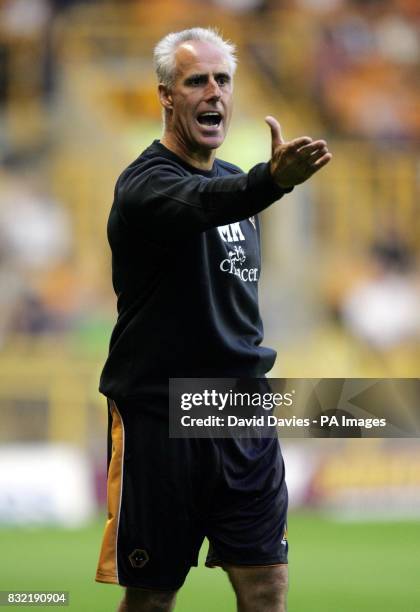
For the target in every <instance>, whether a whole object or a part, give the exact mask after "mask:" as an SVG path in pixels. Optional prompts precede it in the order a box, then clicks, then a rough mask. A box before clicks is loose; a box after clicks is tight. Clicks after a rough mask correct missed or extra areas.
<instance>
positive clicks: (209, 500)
mask: <svg viewBox="0 0 420 612" xmlns="http://www.w3.org/2000/svg"><path fill="white" fill-rule="evenodd" d="M155 61H156V70H157V75H158V80H159V97H160V102H161V105H162V107H163V114H164V130H163V136H162V138H161V140H160V142H159V141H155V142H154V143H153V144H152V145H151V146H150V147H149V148H148V149H146V151H144V152H143V153H142V154H141V155H140V157H138V158H137V159H136V160H135V161H134V162H133V163H132V164H130V166H128V168H127V169H126V170H125V171H124V172H123V173H122V175H121V176H120V178H119V179H118V181H117V184H116V188H115V198H114V204H113V206H112V210H111V213H110V218H109V224H108V237H109V241H110V244H111V249H112V254H113V283H114V288H115V291H116V294H117V296H118V321H117V324H116V326H115V329H114V331H113V334H112V337H111V343H110V352H109V356H108V360H107V362H106V364H105V367H104V370H103V373H102V377H101V385H100V390H101V391H102V393H104V394H105V395H106V396H107V398H108V404H109V414H110V449H111V446H112V453H111V456H110V462H109V472H108V505H109V508H108V510H109V512H108V521H107V525H106V528H105V534H104V540H103V545H102V550H101V555H100V560H99V566H98V571H97V580H98V581H101V582H109V583H117V584H121V585H123V586H125V587H126V591H125V596H124V599H123V601H122V603H121V605H120V607H119V611H120V612H149V611H152V610H153V611H162V612H163V611H169V610H172V609H173V607H174V602H175V595H176V591H177V590H178V589H179V588H180V587H181V585H182V584H183V582H184V580H185V577H186V575H187V573H188V571H189V569H190V567H191V566H193V565H196V564H197V555H198V551H199V549H200V547H201V544H202V542H203V539H204V537H208V539H209V541H210V550H209V554H208V557H207V564H208V565H209V566H215V565H220V566H222V567H223V568H224V569H225V570H226V571H227V573H228V575H229V579H230V581H231V583H232V585H233V588H234V590H235V593H236V597H237V602H238V610H240V611H241V612H283V611H284V610H285V609H286V590H287V541H286V533H285V532H286V511H287V490H286V485H285V481H284V467H283V460H282V457H281V453H280V449H279V445H278V442H277V440H274V439H263V440H231V439H230V440H212V439H205V440H198V439H195V440H194V439H193V440H186V439H181V440H180V439H169V437H168V414H167V410H168V408H167V404H168V398H167V395H168V379H169V378H170V377H217V376H219V377H231V376H233V377H235V376H237V377H242V378H246V377H249V378H255V377H264V375H265V374H266V372H267V371H269V370H270V369H271V367H272V366H273V363H274V360H275V352H274V351H273V350H272V349H269V348H266V347H262V346H261V341H262V323H261V319H260V315H259V311H258V301H257V283H258V279H259V274H260V245H259V225H258V218H257V217H256V215H257V213H258V212H260V211H261V210H263V209H264V208H266V207H267V206H269V205H270V204H272V203H273V202H275V201H276V200H278V199H279V198H280V197H281V196H282V195H284V194H285V193H287V192H289V191H290V190H291V189H292V188H293V187H294V186H295V185H297V184H299V183H301V182H303V181H304V180H306V179H307V178H309V177H310V176H312V174H314V172H316V171H317V170H319V169H320V168H322V167H323V166H325V164H327V163H328V162H329V160H330V159H331V154H330V153H329V152H328V150H327V145H326V143H325V142H324V141H321V140H317V141H313V140H312V139H311V138H308V137H303V138H298V139H296V140H293V141H291V142H287V143H286V142H284V141H283V139H282V136H281V132H280V126H279V124H278V123H277V121H276V120H275V119H274V118H273V117H267V118H266V122H267V123H268V125H269V126H270V129H271V139H272V157H271V160H270V162H269V163H262V164H258V165H257V166H255V167H254V168H252V169H251V170H250V172H249V173H248V174H245V173H242V172H241V170H239V168H237V167H236V166H233V165H231V164H229V163H227V162H223V161H221V160H218V159H216V158H215V153H216V149H217V148H218V147H219V146H220V145H221V144H222V142H223V141H224V138H225V136H226V133H227V130H228V127H229V123H230V118H231V112H232V91H233V74H234V71H235V64H236V61H235V57H234V47H233V45H231V44H229V43H227V42H226V41H224V40H223V39H222V38H220V37H219V36H218V35H217V33H216V32H214V31H213V30H205V29H201V28H194V29H191V30H187V31H183V32H178V33H172V34H169V35H168V36H166V37H165V38H164V39H163V40H162V41H161V42H160V43H159V44H158V45H157V47H156V49H155Z"/></svg>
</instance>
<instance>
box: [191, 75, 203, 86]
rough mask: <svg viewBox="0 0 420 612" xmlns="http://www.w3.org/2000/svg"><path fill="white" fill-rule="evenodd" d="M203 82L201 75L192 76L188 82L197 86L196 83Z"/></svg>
mask: <svg viewBox="0 0 420 612" xmlns="http://www.w3.org/2000/svg"><path fill="white" fill-rule="evenodd" d="M202 82H203V79H202V78H201V77H194V78H192V79H189V81H188V83H189V84H190V85H193V86H194V87H197V86H198V85H201V83H202Z"/></svg>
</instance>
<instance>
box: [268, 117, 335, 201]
mask: <svg viewBox="0 0 420 612" xmlns="http://www.w3.org/2000/svg"><path fill="white" fill-rule="evenodd" d="M265 122H266V123H267V124H268V125H269V126H270V130H271V161H270V170H271V175H272V177H273V179H274V180H275V182H276V183H277V185H278V186H279V187H283V188H285V189H287V188H290V187H294V185H299V184H300V183H303V182H304V181H306V180H307V179H308V178H309V177H311V176H312V175H313V174H315V172H317V171H318V170H320V169H321V168H323V167H324V166H325V165H326V164H328V162H329V161H330V160H331V158H332V155H331V153H330V152H329V151H328V147H327V143H326V142H325V140H312V138H309V137H308V136H303V137H301V138H295V140H291V141H290V142H285V141H284V140H283V137H282V134H281V128H280V124H279V122H278V121H277V119H275V118H274V117H270V116H268V117H266V118H265Z"/></svg>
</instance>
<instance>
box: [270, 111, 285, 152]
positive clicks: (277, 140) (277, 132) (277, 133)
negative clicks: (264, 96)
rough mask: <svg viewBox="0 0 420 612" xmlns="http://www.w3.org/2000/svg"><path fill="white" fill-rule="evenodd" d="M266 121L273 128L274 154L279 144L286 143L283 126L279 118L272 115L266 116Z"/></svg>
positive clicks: (272, 145)
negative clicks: (282, 132)
mask: <svg viewBox="0 0 420 612" xmlns="http://www.w3.org/2000/svg"><path fill="white" fill-rule="evenodd" d="M265 122H266V124H267V125H268V126H269V128H270V130H271V154H273V153H274V151H275V149H276V148H277V147H278V146H279V145H281V144H284V140H283V136H282V134H281V127H280V123H279V122H278V121H277V119H275V118H274V117H271V116H270V115H268V117H266V118H265Z"/></svg>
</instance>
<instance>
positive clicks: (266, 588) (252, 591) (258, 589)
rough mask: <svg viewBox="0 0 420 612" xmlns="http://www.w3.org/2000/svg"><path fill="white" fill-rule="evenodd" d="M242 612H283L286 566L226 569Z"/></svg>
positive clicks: (286, 575) (285, 592)
mask: <svg viewBox="0 0 420 612" xmlns="http://www.w3.org/2000/svg"><path fill="white" fill-rule="evenodd" d="M226 569H227V571H228V574H229V578H230V581H231V582H232V586H233V588H234V590H235V593H236V597H237V600H238V609H239V610H241V611H243V612H251V611H255V610H259V611H261V612H285V610H286V599H287V589H288V566H287V565H275V566H272V567H229V568H226Z"/></svg>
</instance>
